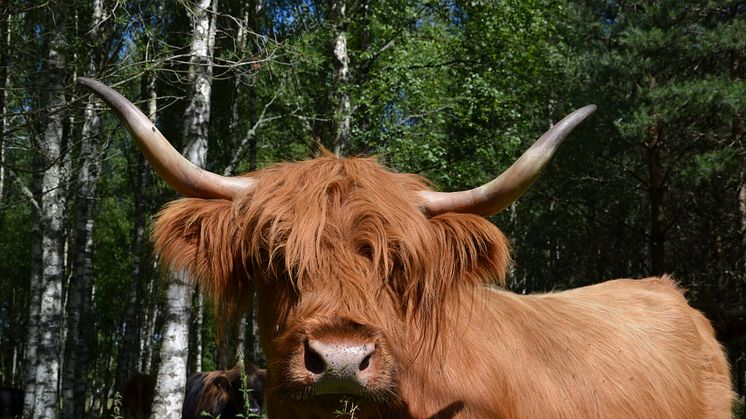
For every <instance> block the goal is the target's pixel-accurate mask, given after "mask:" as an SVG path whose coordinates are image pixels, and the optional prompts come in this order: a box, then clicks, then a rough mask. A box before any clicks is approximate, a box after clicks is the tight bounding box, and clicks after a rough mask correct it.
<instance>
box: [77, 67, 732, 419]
mask: <svg viewBox="0 0 746 419" xmlns="http://www.w3.org/2000/svg"><path fill="white" fill-rule="evenodd" d="M79 80H80V81H81V83H82V84H84V85H85V86H87V87H89V88H91V89H93V90H94V91H95V92H96V93H97V94H98V95H99V96H100V97H101V98H103V100H105V101H106V102H107V103H109V104H110V105H111V106H112V108H113V109H114V110H115V111H116V112H117V113H118V115H119V116H120V118H121V119H122V120H123V121H124V123H125V125H126V126H127V128H128V129H129V130H130V133H131V134H132V136H133V137H134V138H135V139H136V141H137V143H138V145H139V146H140V148H141V149H142V151H143V152H144V154H145V155H146V156H147V158H148V159H149V160H150V162H151V164H152V165H153V167H154V168H155V170H156V171H157V172H158V174H159V175H160V176H161V177H163V178H164V179H165V180H166V181H167V182H168V183H169V184H170V185H171V186H172V187H173V188H174V189H175V190H176V191H178V192H180V193H182V194H183V195H185V196H186V198H183V199H179V200H177V201H174V202H172V203H170V204H169V205H167V206H166V207H165V208H164V209H163V211H162V212H161V213H160V215H159V217H158V219H157V221H156V223H155V227H154V232H153V235H154V239H155V246H156V249H157V251H158V252H159V253H160V255H161V256H162V258H163V259H164V260H165V261H167V262H168V263H169V264H170V265H171V266H172V267H173V268H174V269H188V270H189V271H190V272H191V273H192V275H193V277H194V279H195V280H196V281H197V282H198V283H199V285H201V286H202V287H203V288H204V289H205V290H207V292H208V293H209V294H210V295H211V296H212V297H213V298H214V299H215V300H217V301H219V303H220V307H225V310H226V314H227V315H234V314H236V313H239V312H240V311H241V310H242V309H243V307H245V306H246V303H247V300H248V298H249V295H250V290H251V289H252V287H254V288H256V290H257V292H258V301H259V307H258V322H259V330H260V338H261V343H262V346H263V348H264V351H265V354H266V357H267V360H268V362H269V365H268V367H267V409H268V413H269V415H270V417H274V418H291V417H292V418H334V417H336V416H337V415H339V414H344V413H347V414H349V415H352V416H354V417H356V418H359V419H365V418H381V417H384V418H385V417H389V418H526V419H536V418H656V419H660V418H677V419H685V418H691V419H695V418H698V419H699V418H727V417H730V409H731V399H732V392H731V385H730V377H729V374H730V373H729V368H728V365H727V363H726V360H725V357H724V355H723V351H722V349H721V347H720V345H719V344H718V342H717V341H716V340H715V337H714V333H713V329H712V327H711V325H710V324H709V322H708V321H707V320H706V319H705V318H704V317H703V316H702V314H701V313H700V312H698V311H696V310H694V309H693V308H691V307H690V306H689V305H688V303H687V301H686V300H685V298H684V296H683V293H682V291H681V290H680V289H679V288H678V287H677V285H676V284H675V283H674V281H672V280H671V279H670V278H669V277H665V276H664V277H660V278H648V279H643V280H630V279H620V280H613V281H609V282H605V283H601V284H598V285H593V286H588V287H584V288H579V289H575V290H570V291H565V292H556V293H549V294H543V295H517V294H514V293H511V292H509V291H507V290H505V289H503V288H500V287H496V286H495V285H497V286H502V285H503V283H504V279H505V275H506V271H507V269H508V267H509V264H510V253H509V247H508V241H507V240H506V238H505V236H504V235H503V233H502V232H501V231H500V230H499V229H498V228H497V227H496V226H495V225H493V224H492V223H491V222H490V221H488V220H487V219H486V218H485V216H489V215H492V214H495V213H497V212H499V211H501V210H502V209H504V208H505V207H507V206H508V205H510V203H512V202H513V201H515V200H516V199H517V198H518V197H519V196H520V195H521V194H523V193H524V192H525V191H526V190H527V188H528V187H529V186H530V185H531V183H532V182H533V180H534V179H535V178H536V177H537V176H538V174H539V172H540V171H541V169H542V168H543V167H544V165H545V164H546V163H547V162H548V161H549V159H550V157H551V156H552V155H553V153H554V152H555V150H556V148H557V147H558V146H559V144H560V143H561V142H562V141H563V139H564V138H565V137H567V135H568V134H569V132H570V131H571V130H572V129H573V128H574V127H575V126H576V125H578V124H579V123H580V122H581V121H582V120H583V119H585V118H586V117H587V116H588V115H589V114H591V113H592V112H593V110H594V107H593V106H588V107H585V108H582V109H579V110H578V111H575V112H573V113H572V114H570V115H569V116H568V117H566V118H565V119H563V120H562V121H560V122H559V123H557V124H556V125H555V126H554V127H552V128H551V129H550V130H549V131H548V132H547V133H546V134H545V135H544V136H542V138H540V139H539V140H538V141H537V142H536V143H535V144H534V145H533V146H532V147H531V148H529V149H528V151H526V153H525V154H524V155H523V156H521V157H520V158H519V159H518V161H516V162H515V163H514V164H513V165H512V166H511V167H510V168H508V170H507V171H505V172H504V173H503V174H501V175H500V176H499V177H497V178H496V179H495V180H493V181H491V182H489V183H488V184H486V185H483V186H480V187H477V188H474V189H472V190H467V191H461V192H451V193H445V192H436V191H433V190H432V189H431V188H430V187H429V184H428V182H426V181H425V180H423V179H421V178H420V177H419V176H415V175H412V174H399V173H394V172H392V171H389V170H386V169H384V168H383V167H381V166H380V165H379V164H378V163H377V162H376V161H375V160H374V159H367V158H340V157H338V156H335V155H331V154H329V153H327V152H323V151H322V153H321V156H320V157H318V158H316V159H313V160H309V161H302V162H297V163H281V164H277V165H274V166H270V167H268V168H265V169H262V170H259V171H256V172H253V173H249V174H246V175H243V176H236V177H223V176H220V175H217V174H214V173H211V172H208V171H205V170H203V169H200V168H198V167H196V166H194V165H192V164H191V163H190V162H189V161H187V160H186V159H185V158H184V157H182V156H181V155H180V154H179V153H178V152H177V151H176V150H175V149H173V147H171V146H170V144H169V143H168V142H167V141H166V139H165V138H164V137H163V136H162V135H161V134H160V132H159V131H158V130H157V129H156V127H155V126H154V125H153V124H152V123H151V121H150V120H148V118H146V117H145V115H143V114H142V112H140V111H139V110H138V109H137V108H136V107H135V106H134V105H132V104H131V103H130V102H129V101H127V100H126V99H124V98H123V97H122V96H121V95H119V94H118V93H116V92H115V91H113V90H111V89H110V88H108V87H106V86H104V85H102V84H100V83H98V82H95V81H92V80H89V79H82V78H81V79H79Z"/></svg>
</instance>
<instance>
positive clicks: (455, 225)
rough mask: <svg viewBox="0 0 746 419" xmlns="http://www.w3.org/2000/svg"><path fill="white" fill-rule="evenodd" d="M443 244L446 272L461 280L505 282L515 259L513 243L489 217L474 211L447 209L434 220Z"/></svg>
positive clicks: (442, 263) (434, 225) (443, 260)
mask: <svg viewBox="0 0 746 419" xmlns="http://www.w3.org/2000/svg"><path fill="white" fill-rule="evenodd" d="M430 221H431V222H432V224H433V227H434V229H435V231H436V232H437V233H438V235H439V236H440V237H439V242H440V243H441V246H443V251H442V257H443V259H442V260H441V261H439V262H438V264H439V266H440V268H441V269H442V270H444V271H445V272H443V273H444V274H448V275H450V276H451V277H452V278H453V279H454V280H456V281H458V282H459V283H463V282H464V281H468V282H472V283H484V282H497V283H498V284H499V285H501V286H503V285H505V276H506V274H507V271H508V267H509V266H510V264H511V263H512V261H511V258H510V244H509V242H508V239H507V238H506V237H505V235H504V234H503V233H502V232H501V231H500V229H498V228H497V227H495V225H494V224H492V223H491V222H490V221H489V220H487V219H485V218H483V217H480V216H477V215H472V214H458V213H446V214H441V215H438V216H436V217H433V218H432V219H431V220H430Z"/></svg>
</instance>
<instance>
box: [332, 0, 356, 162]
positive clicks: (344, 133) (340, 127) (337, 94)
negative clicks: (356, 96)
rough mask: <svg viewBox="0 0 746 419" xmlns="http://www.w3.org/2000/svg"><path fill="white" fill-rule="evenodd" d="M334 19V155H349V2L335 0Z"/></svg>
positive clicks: (350, 111)
mask: <svg viewBox="0 0 746 419" xmlns="http://www.w3.org/2000/svg"><path fill="white" fill-rule="evenodd" d="M332 14H333V18H334V32H335V36H334V48H333V56H334V60H333V61H334V91H333V94H332V99H333V100H332V103H334V106H335V112H334V121H335V123H336V127H335V135H334V154H336V155H337V156H340V157H341V156H344V155H345V154H346V153H347V148H348V147H349V142H350V136H351V121H350V119H351V113H352V110H351V106H350V96H349V92H348V89H349V84H350V57H349V54H348V52H347V1H346V0H335V1H334V4H333V5H332Z"/></svg>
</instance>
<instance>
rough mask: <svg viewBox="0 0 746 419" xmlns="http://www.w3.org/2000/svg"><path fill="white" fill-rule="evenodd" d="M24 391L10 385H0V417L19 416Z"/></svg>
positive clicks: (21, 411)
mask: <svg viewBox="0 0 746 419" xmlns="http://www.w3.org/2000/svg"><path fill="white" fill-rule="evenodd" d="M24 397H25V394H24V391H23V390H21V389H18V388H12V387H0V418H4V417H9V418H14V417H21V415H22V414H23V399H24Z"/></svg>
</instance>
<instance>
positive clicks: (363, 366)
mask: <svg viewBox="0 0 746 419" xmlns="http://www.w3.org/2000/svg"><path fill="white" fill-rule="evenodd" d="M372 356H373V352H371V353H369V354H368V356H366V357H365V358H363V360H362V362H360V365H359V366H358V369H359V370H360V371H365V370H366V369H367V368H368V366H369V365H370V357H372Z"/></svg>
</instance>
